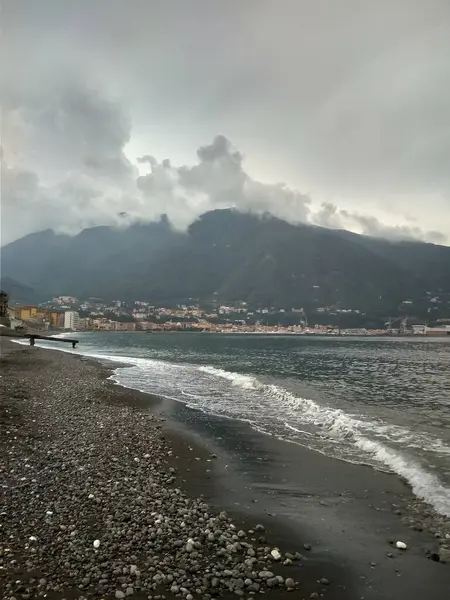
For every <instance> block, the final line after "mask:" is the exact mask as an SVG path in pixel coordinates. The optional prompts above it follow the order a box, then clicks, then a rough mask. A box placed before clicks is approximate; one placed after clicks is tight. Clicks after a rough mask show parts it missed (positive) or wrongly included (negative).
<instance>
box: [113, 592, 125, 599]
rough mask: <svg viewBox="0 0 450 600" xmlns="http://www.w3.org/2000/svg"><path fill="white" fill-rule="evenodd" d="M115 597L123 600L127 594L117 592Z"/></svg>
mask: <svg viewBox="0 0 450 600" xmlns="http://www.w3.org/2000/svg"><path fill="white" fill-rule="evenodd" d="M115 597H116V598H117V600H122V598H125V594H124V593H123V592H122V591H121V590H116V593H115Z"/></svg>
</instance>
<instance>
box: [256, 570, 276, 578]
mask: <svg viewBox="0 0 450 600" xmlns="http://www.w3.org/2000/svg"><path fill="white" fill-rule="evenodd" d="M258 577H259V578H260V579H270V578H271V577H273V573H272V572H271V571H260V572H259V573H258Z"/></svg>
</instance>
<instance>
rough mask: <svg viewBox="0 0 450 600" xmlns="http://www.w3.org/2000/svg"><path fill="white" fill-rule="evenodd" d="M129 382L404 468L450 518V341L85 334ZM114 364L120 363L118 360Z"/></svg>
mask: <svg viewBox="0 0 450 600" xmlns="http://www.w3.org/2000/svg"><path fill="white" fill-rule="evenodd" d="M77 338H78V339H79V341H80V344H79V346H78V348H77V349H76V350H72V349H71V348H70V349H68V348H61V346H65V345H64V344H52V343H41V344H39V345H47V346H53V347H56V348H58V349H60V350H64V351H68V352H74V353H76V354H82V355H85V356H89V357H91V358H95V359H98V360H100V361H107V362H108V364H111V361H112V362H113V363H115V364H116V365H117V366H116V367H115V368H114V371H113V375H112V377H111V378H112V379H113V380H114V381H115V382H116V383H117V384H119V385H122V386H125V387H127V388H132V389H136V390H139V391H142V392H147V393H151V394H156V395H159V396H163V397H166V398H171V399H173V400H176V401H178V402H181V403H183V404H185V405H187V406H188V407H191V408H194V409H197V410H200V411H202V412H204V413H207V414H210V415H217V416H220V417H226V418H229V419H237V420H240V421H245V422H247V423H248V424H250V426H251V427H253V428H254V429H255V430H257V431H259V432H262V433H264V434H267V435H270V436H274V437H277V438H279V439H281V440H285V441H288V442H291V443H292V444H299V445H301V446H305V447H307V448H309V449H311V450H314V451H316V452H320V453H322V454H325V455H327V456H329V457H332V458H334V459H336V460H340V461H348V462H352V463H361V464H365V465H369V466H370V467H372V468H373V469H377V470H382V471H387V472H391V473H395V474H397V475H398V476H400V477H402V478H403V479H404V480H406V481H407V482H408V483H409V484H410V486H411V487H412V489H413V492H414V493H415V494H416V495H417V496H418V497H419V498H421V499H423V500H425V501H426V502H427V503H429V504H431V505H432V506H433V507H434V508H435V509H436V511H437V512H439V513H440V514H442V515H446V516H450V339H447V338H435V339H427V338H375V337H373V338H372V337H370V338H367V337H359V338H357V337H354V338H352V337H335V336H333V337H327V336H324V337H320V336H300V335H248V334H247V335H246V334H209V333H151V334H148V333H138V332H130V333H119V332H117V333H112V332H111V333H109V332H101V333H95V332H86V333H77ZM113 366H114V365H113Z"/></svg>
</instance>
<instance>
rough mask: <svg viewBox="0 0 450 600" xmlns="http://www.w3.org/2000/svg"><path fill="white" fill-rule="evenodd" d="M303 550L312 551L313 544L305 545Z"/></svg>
mask: <svg viewBox="0 0 450 600" xmlns="http://www.w3.org/2000/svg"><path fill="white" fill-rule="evenodd" d="M303 548H304V549H305V550H308V551H309V550H311V549H312V546H311V544H303Z"/></svg>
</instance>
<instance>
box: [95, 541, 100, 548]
mask: <svg viewBox="0 0 450 600" xmlns="http://www.w3.org/2000/svg"><path fill="white" fill-rule="evenodd" d="M93 546H94V548H99V547H100V540H94V544H93Z"/></svg>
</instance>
